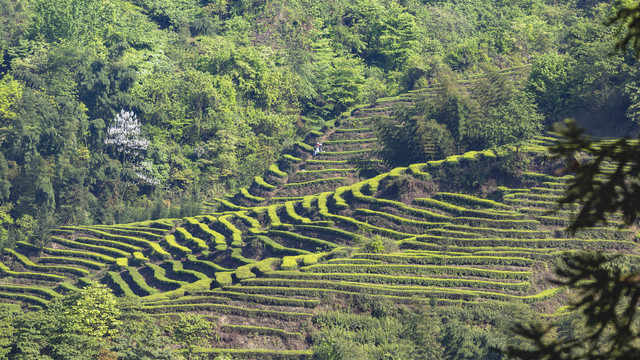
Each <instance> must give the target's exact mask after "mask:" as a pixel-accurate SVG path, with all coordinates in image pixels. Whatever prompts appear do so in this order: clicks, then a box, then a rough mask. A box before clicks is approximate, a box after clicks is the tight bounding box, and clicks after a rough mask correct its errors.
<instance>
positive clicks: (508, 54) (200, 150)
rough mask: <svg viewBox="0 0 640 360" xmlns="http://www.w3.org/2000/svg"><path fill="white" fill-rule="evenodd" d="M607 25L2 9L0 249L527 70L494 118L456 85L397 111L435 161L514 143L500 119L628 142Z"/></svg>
mask: <svg viewBox="0 0 640 360" xmlns="http://www.w3.org/2000/svg"><path fill="white" fill-rule="evenodd" d="M613 13H614V9H613V8H612V4H611V2H610V1H593V0H589V1H587V0H579V1H578V0H575V1H562V2H558V1H546V0H521V1H502V0H486V1H479V0H464V1H447V0H441V1H415V0H406V1H392V0H389V1H385V0H335V1H311V0H288V1H267V0H241V1H228V0H179V1H176V0H130V1H125V0H59V1H48V0H0V56H1V57H0V79H1V80H0V203H1V206H0V225H1V226H0V247H2V246H4V245H5V243H7V241H15V240H23V239H25V238H33V239H36V238H42V235H43V233H44V232H46V229H48V228H49V227H50V226H51V225H52V224H90V223H114V222H128V221H135V220H142V219H147V218H159V217H179V216H185V215H190V214H192V213H196V212H198V211H200V205H199V204H200V201H201V200H202V199H206V198H209V197H212V196H220V195H222V194H224V193H226V192H228V191H231V190H233V189H235V188H237V187H239V186H241V185H246V184H247V183H248V182H250V180H251V179H252V178H253V176H254V175H256V174H259V173H262V172H264V170H266V168H267V167H268V165H269V164H271V163H272V161H273V160H274V159H275V158H276V157H277V155H278V154H279V152H280V150H282V149H283V148H285V147H287V146H289V145H291V144H292V142H293V141H294V140H296V138H299V137H300V136H302V135H304V134H305V133H306V132H308V131H309V130H312V129H316V128H318V127H320V126H321V124H322V123H323V121H324V120H326V119H330V118H332V117H334V116H336V115H338V114H340V113H341V112H343V111H345V110H347V109H348V108H349V107H350V106H351V105H353V104H355V103H359V102H371V101H374V100H375V99H376V98H378V97H381V96H393V95H396V94H399V93H402V92H404V91H406V90H409V89H414V88H420V87H424V86H428V85H432V84H436V83H437V84H440V85H441V84H446V81H447V80H446V79H449V81H450V82H453V83H455V82H456V81H457V79H465V78H467V77H469V76H471V75H474V74H479V73H483V72H485V71H487V70H486V69H494V70H490V71H495V69H503V68H508V67H514V66H520V65H523V64H533V65H532V66H531V68H530V73H529V75H525V77H526V78H525V79H524V80H523V83H522V86H520V87H514V89H515V90H513V91H511V90H509V93H508V96H507V97H505V98H502V99H501V100H500V101H501V102H500V103H496V104H494V103H493V102H494V101H496V99H497V98H496V97H492V96H489V97H487V96H485V95H482V93H480V94H481V95H477V96H476V95H474V94H468V93H467V92H466V90H465V91H458V92H457V93H456V91H453V90H454V89H455V86H450V87H449V89H452V90H451V91H449V93H447V96H440V97H439V98H438V99H439V100H437V101H440V102H439V103H438V102H437V101H436V103H435V105H434V104H433V103H427V102H423V103H422V105H421V104H420V103H419V104H418V106H417V107H416V109H412V110H407V111H406V112H407V113H408V114H409V115H407V116H413V115H411V114H410V112H411V111H414V112H418V113H417V116H418V117H422V118H423V119H424V121H423V123H427V124H429V126H427V127H425V126H424V124H422V125H421V124H418V125H419V126H422V127H423V128H425V129H429V131H431V132H430V133H429V134H436V135H438V134H440V135H442V137H443V138H447V139H451V141H450V143H451V144H450V146H443V147H442V149H440V150H439V151H441V152H442V153H447V152H452V151H456V150H457V149H461V148H481V147H485V146H496V145H500V144H502V143H505V142H510V141H511V140H509V139H511V138H513V137H514V135H513V133H512V132H508V131H506V132H505V131H503V133H504V134H503V135H504V136H503V135H501V136H502V137H501V138H500V139H498V140H496V139H494V137H493V135H492V134H493V133H494V132H500V131H502V130H504V128H505V127H506V128H508V126H509V124H511V123H509V122H504V121H502V120H501V119H504V117H505V116H510V119H511V120H512V121H513V122H517V121H520V122H521V123H522V121H524V120H526V119H527V117H526V116H529V115H531V116H533V117H534V120H536V121H537V122H539V123H540V126H537V127H536V129H538V128H541V127H542V126H543V125H545V122H546V124H548V123H550V122H553V121H555V120H558V119H562V118H564V117H566V116H572V117H576V118H578V119H579V120H581V121H582V122H583V123H584V124H587V125H588V124H591V123H595V122H596V121H597V122H599V123H600V124H607V126H598V128H599V129H601V130H603V131H609V132H610V134H611V135H619V134H620V132H625V131H630V130H631V129H633V126H635V123H634V121H638V120H639V119H640V105H638V104H639V103H640V85H639V84H640V83H638V81H637V79H638V74H637V70H636V68H637V66H636V64H635V63H634V60H633V57H632V56H631V54H629V55H626V54H620V55H614V56H609V54H610V53H611V52H612V50H613V47H614V44H615V36H614V33H615V28H608V27H606V26H605V25H604V24H603V23H604V21H605V20H606V19H608V18H609V17H611V15H612V14H613ZM503 82H504V81H503ZM485 83H490V81H485ZM494 85H495V84H494ZM506 85H508V84H506ZM506 85H505V86H506ZM492 86H493V85H492ZM507 88H508V86H507V87H503V89H507ZM492 89H493V88H492ZM498 89H500V87H498ZM451 99H454V100H453V101H451ZM469 99H471V100H469ZM483 99H484V100H483ZM487 99H488V100H487ZM467 100H469V101H467ZM485 100H487V101H485ZM443 102H444V103H445V104H448V105H449V107H448V109H451V110H452V111H453V112H452V113H451V114H453V116H452V115H451V114H450V113H446V112H445V111H442V109H441V108H439V107H438V104H443ZM420 106H422V107H420ZM465 106H466V107H465ZM536 108H537V112H536V111H535V109H536ZM122 110H124V111H125V113H122V112H121V111H122ZM529 110H531V111H529ZM523 112H527V114H525V115H526V116H521V115H522V114H523ZM538 113H539V114H540V115H542V116H544V119H546V120H544V121H543V120H542V117H540V116H538ZM123 114H125V115H126V116H125V115H123ZM467 115H470V116H468V117H467ZM461 116H465V117H464V118H462V117H461ZM413 117H414V118H415V116H413ZM461 119H462V120H464V121H462V120H461ZM487 119H490V120H492V121H487ZM523 119H524V120H523ZM427 120H428V121H427ZM493 120H495V121H493ZM498 120H500V121H498ZM474 121H475V122H477V121H481V122H482V123H483V125H486V126H485V127H483V128H482V129H481V130H482V131H479V129H478V128H475V127H474ZM505 124H506V125H505ZM525 130H531V129H525ZM501 134H502V133H501ZM443 144H446V142H443ZM418 153H419V152H418Z"/></svg>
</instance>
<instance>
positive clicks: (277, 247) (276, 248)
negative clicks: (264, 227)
mask: <svg viewBox="0 0 640 360" xmlns="http://www.w3.org/2000/svg"><path fill="white" fill-rule="evenodd" d="M252 238H255V239H257V240H259V241H261V242H262V243H263V244H264V245H265V247H266V248H267V249H269V250H270V251H271V252H272V253H273V254H274V255H292V254H293V255H303V254H310V252H309V251H307V250H301V249H294V248H288V247H285V246H282V245H281V244H279V243H277V242H275V241H273V240H271V238H269V237H267V236H264V235H255V236H253V237H252Z"/></svg>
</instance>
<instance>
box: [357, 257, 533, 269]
mask: <svg viewBox="0 0 640 360" xmlns="http://www.w3.org/2000/svg"><path fill="white" fill-rule="evenodd" d="M354 258H356V259H372V260H382V261H385V262H388V263H394V264H423V265H432V264H433V265H511V266H530V265H531V264H533V260H531V259H527V258H523V257H502V256H472V255H464V256H448V255H439V254H432V255H416V256H411V255H406V254H354Z"/></svg>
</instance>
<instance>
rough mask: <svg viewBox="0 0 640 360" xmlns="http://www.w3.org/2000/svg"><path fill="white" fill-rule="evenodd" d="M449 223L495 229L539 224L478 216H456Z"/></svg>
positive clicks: (532, 228) (535, 226)
mask: <svg viewBox="0 0 640 360" xmlns="http://www.w3.org/2000/svg"><path fill="white" fill-rule="evenodd" d="M451 224H456V225H468V226H473V227H487V228H495V229H525V230H535V229H537V228H538V226H540V222H539V221H536V220H496V219H487V218H478V217H456V218H453V219H451Z"/></svg>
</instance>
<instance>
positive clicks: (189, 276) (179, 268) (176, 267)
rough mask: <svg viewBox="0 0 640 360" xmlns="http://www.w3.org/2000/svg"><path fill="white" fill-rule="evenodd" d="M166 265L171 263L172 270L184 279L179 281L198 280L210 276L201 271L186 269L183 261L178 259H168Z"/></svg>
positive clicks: (177, 276) (190, 281) (189, 281)
mask: <svg viewBox="0 0 640 360" xmlns="http://www.w3.org/2000/svg"><path fill="white" fill-rule="evenodd" d="M164 264H165V265H171V272H172V273H173V275H174V277H175V278H178V279H182V280H178V281H183V282H188V283H192V282H196V281H198V280H204V279H208V278H209V277H208V276H207V275H205V274H203V273H201V272H199V271H194V270H185V269H184V266H183V264H182V262H180V261H176V260H166V261H165V263H164Z"/></svg>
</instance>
